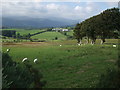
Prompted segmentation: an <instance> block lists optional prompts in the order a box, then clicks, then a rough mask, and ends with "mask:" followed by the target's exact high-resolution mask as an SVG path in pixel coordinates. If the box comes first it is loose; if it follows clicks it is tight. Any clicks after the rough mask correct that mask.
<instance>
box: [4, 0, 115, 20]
mask: <svg viewBox="0 0 120 90" xmlns="http://www.w3.org/2000/svg"><path fill="white" fill-rule="evenodd" d="M40 1H41V0H32V2H21V0H16V2H2V13H3V16H28V17H37V18H48V17H61V18H68V19H85V18H89V17H90V16H93V15H96V14H98V13H99V12H100V11H102V10H104V8H101V7H102V6H100V5H98V3H95V2H80V3H75V2H71V3H70V2H69V3H68V2H66V3H55V2H40ZM102 4H105V3H102ZM108 4H109V3H108V2H107V4H105V5H106V6H105V8H107V7H108V6H110V5H108ZM114 5H115V4H114ZM114 5H111V6H114Z"/></svg>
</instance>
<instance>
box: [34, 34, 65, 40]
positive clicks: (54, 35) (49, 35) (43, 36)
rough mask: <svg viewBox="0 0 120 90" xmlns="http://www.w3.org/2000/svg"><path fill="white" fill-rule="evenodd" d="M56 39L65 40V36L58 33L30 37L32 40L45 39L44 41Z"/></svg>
mask: <svg viewBox="0 0 120 90" xmlns="http://www.w3.org/2000/svg"><path fill="white" fill-rule="evenodd" d="M55 37H57V38H58V39H59V40H65V39H66V36H65V35H62V34H61V33H59V32H45V33H41V34H38V35H35V36H32V39H46V40H54V39H55Z"/></svg>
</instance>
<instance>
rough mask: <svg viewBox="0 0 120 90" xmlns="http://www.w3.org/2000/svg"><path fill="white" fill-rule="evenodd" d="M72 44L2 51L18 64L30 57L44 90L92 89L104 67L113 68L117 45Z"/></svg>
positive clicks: (23, 46)
mask: <svg viewBox="0 0 120 90" xmlns="http://www.w3.org/2000/svg"><path fill="white" fill-rule="evenodd" d="M108 41H110V40H108ZM111 41H112V40H111ZM113 41H114V40H113ZM75 43H76V42H75V41H74V40H73V41H72V40H70V41H55V42H43V43H27V42H26V43H25V42H24V43H14V44H13V45H10V44H8V45H7V44H4V45H3V51H4V52H5V51H6V49H7V48H10V49H11V51H10V53H9V54H10V56H12V58H13V60H15V61H17V62H20V63H21V61H22V59H23V58H24V57H27V58H29V61H30V63H31V64H32V65H33V66H34V67H35V68H37V69H38V70H40V71H41V72H42V74H43V76H44V78H43V79H44V80H46V81H47V84H46V86H45V87H44V88H77V87H80V88H90V87H93V88H94V87H95V85H96V83H98V79H99V78H100V75H101V74H102V73H104V72H105V71H106V69H107V68H113V67H114V66H115V62H116V60H117V59H118V46H117V48H113V47H112V45H107V44H106V45H98V44H97V45H90V44H88V45H82V46H78V45H76V44H75ZM110 43H111V42H110ZM59 44H62V46H61V47H60V46H59ZM35 58H38V63H37V64H34V63H33V59H35Z"/></svg>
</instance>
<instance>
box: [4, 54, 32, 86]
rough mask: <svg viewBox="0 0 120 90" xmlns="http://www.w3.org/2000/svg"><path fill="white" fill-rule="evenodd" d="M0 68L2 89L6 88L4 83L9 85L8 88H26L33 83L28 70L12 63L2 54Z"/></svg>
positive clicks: (6, 55) (8, 57) (7, 56)
mask: <svg viewBox="0 0 120 90" xmlns="http://www.w3.org/2000/svg"><path fill="white" fill-rule="evenodd" d="M2 67H3V71H2V73H3V88H6V87H4V86H7V85H5V84H7V83H5V82H8V83H10V84H8V86H9V87H10V88H21V87H22V88H28V87H29V86H30V84H31V83H32V81H33V78H32V75H31V73H30V72H29V70H28V69H27V68H26V67H25V66H24V65H21V64H19V63H16V62H13V61H12V59H11V57H10V56H9V55H8V54H7V53H3V54H2ZM5 77H6V78H5Z"/></svg>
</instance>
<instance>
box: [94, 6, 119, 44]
mask: <svg viewBox="0 0 120 90" xmlns="http://www.w3.org/2000/svg"><path fill="white" fill-rule="evenodd" d="M96 21H97V23H96V27H97V28H96V30H97V31H98V35H99V36H100V37H101V44H103V43H104V42H105V38H107V37H112V36H113V35H115V34H116V33H115V32H114V31H115V30H118V31H119V30H120V12H119V9H118V8H112V9H107V10H105V11H103V12H102V13H101V14H99V15H98V16H97V18H96ZM116 35H117V34H116Z"/></svg>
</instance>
